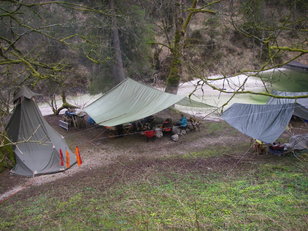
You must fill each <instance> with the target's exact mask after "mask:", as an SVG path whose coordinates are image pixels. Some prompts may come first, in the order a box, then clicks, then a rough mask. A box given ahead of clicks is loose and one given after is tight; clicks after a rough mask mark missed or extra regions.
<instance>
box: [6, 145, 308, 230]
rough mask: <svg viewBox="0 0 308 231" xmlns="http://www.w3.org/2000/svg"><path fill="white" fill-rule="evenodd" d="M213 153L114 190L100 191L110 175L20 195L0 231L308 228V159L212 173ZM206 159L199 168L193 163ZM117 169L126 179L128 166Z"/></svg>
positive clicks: (154, 168) (161, 167) (145, 170)
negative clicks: (192, 164) (25, 196)
mask: <svg viewBox="0 0 308 231" xmlns="http://www.w3.org/2000/svg"><path fill="white" fill-rule="evenodd" d="M211 150H212V151H214V150H215V149H211ZM212 151H210V150H208V151H204V152H199V153H197V152H196V153H193V154H189V155H184V156H181V157H178V159H177V162H176V160H175V161H174V162H172V160H170V159H169V160H154V161H153V163H152V164H151V163H150V162H149V163H147V164H146V165H145V166H144V167H142V168H141V169H140V168H139V171H140V172H139V173H137V174H136V175H137V176H135V177H134V178H132V179H130V180H128V181H125V180H122V181H121V182H118V183H117V184H113V185H110V187H103V188H102V187H99V185H104V184H105V183H104V182H105V178H106V176H105V175H104V174H101V175H99V176H98V174H100V172H97V173H96V178H93V180H92V181H91V178H87V179H86V180H84V181H86V182H87V184H84V182H83V179H82V178H81V179H78V181H72V182H71V184H70V185H69V186H68V185H67V184H64V185H61V182H59V183H58V184H59V185H58V187H51V188H49V189H48V190H42V191H41V193H39V194H35V195H31V196H30V197H27V198H26V199H22V200H17V201H16V200H15V199H14V198H13V199H12V200H10V201H6V202H4V203H3V204H2V205H1V208H0V213H1V217H0V230H25V229H27V230H305V229H306V227H307V219H306V218H307V201H308V196H307V195H308V191H307V189H308V179H307V177H306V176H305V173H304V171H303V168H306V167H307V166H306V163H305V162H303V163H298V164H299V165H300V167H299V165H295V164H294V163H295V161H296V160H295V159H294V158H283V159H278V160H277V159H275V160H271V159H269V160H268V161H266V162H265V163H264V161H255V162H254V163H253V164H252V165H250V166H248V167H246V168H241V169H239V168H236V169H235V170H234V171H232V172H231V174H228V172H229V170H230V168H231V167H233V166H234V165H233V164H230V165H229V167H228V166H227V165H225V166H224V167H223V169H221V167H218V168H217V169H219V170H215V168H213V169H212V170H205V169H206V168H207V162H206V161H208V163H210V161H211V158H209V156H215V154H213V153H211V152H212ZM220 151H222V152H224V151H228V150H225V149H224V148H222V149H220ZM216 154H217V153H216ZM212 159H213V158H212ZM214 159H217V156H215V158H214ZM179 160H181V161H179ZM197 160H198V161H199V162H198V161H197ZM201 160H203V161H205V162H203V165H202V166H200V168H199V169H197V168H195V167H194V166H190V165H189V164H187V162H189V163H192V162H193V163H201V162H200V161H201ZM159 161H161V162H159ZM166 162H168V163H167V164H164V163H166ZM215 163H218V162H215ZM126 164H127V165H129V164H130V163H126ZM131 164H135V163H131ZM238 165H240V163H238ZM187 166H190V167H192V168H188V167H187ZM239 167H240V166H239ZM119 168H120V167H119ZM128 169H131V171H133V168H132V166H128ZM113 171H114V174H115V175H121V169H116V170H115V169H114V170H113ZM125 171H126V170H122V175H123V177H124V178H125V174H123V173H124V172H125ZM149 171H150V174H149ZM89 181H91V182H89ZM39 189H40V188H37V189H36V190H39ZM25 193H26V192H25Z"/></svg>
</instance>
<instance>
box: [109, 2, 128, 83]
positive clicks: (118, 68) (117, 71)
mask: <svg viewBox="0 0 308 231" xmlns="http://www.w3.org/2000/svg"><path fill="white" fill-rule="evenodd" d="M109 6H110V9H111V10H112V11H113V13H115V10H114V0H110V1H109ZM111 30H112V47H113V49H114V63H113V67H112V73H113V76H114V80H115V81H116V82H117V83H119V82H121V81H123V80H124V79H125V73H124V67H123V60H122V52H121V46H120V38H119V30H118V26H117V18H116V16H115V15H114V16H112V18H111Z"/></svg>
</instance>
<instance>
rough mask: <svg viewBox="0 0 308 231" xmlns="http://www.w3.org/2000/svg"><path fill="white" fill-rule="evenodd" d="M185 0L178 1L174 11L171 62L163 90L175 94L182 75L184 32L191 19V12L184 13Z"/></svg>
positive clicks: (195, 1) (194, 3) (195, 4)
mask: <svg viewBox="0 0 308 231" xmlns="http://www.w3.org/2000/svg"><path fill="white" fill-rule="evenodd" d="M197 2H198V1H197V0H194V1H193V2H192V5H191V8H193V9H195V8H196V6H197ZM184 8H185V0H181V1H180V6H178V7H177V10H176V13H175V18H176V20H175V23H176V25H175V34H174V42H173V46H172V48H171V56H172V60H171V64H170V70H169V74H168V77H167V86H166V89H165V92H168V93H173V94H176V93H177V91H178V88H179V84H180V80H181V75H182V58H183V49H184V39H185V33H186V32H187V29H188V25H189V23H190V21H191V18H192V15H193V13H189V15H186V13H185V10H184Z"/></svg>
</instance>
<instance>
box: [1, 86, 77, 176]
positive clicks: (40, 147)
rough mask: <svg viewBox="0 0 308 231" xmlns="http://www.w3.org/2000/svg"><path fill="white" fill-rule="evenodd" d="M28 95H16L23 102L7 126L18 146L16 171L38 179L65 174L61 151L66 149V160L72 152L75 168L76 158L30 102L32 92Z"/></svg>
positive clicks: (19, 101)
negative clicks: (38, 176)
mask: <svg viewBox="0 0 308 231" xmlns="http://www.w3.org/2000/svg"><path fill="white" fill-rule="evenodd" d="M23 89H24V88H23ZM26 92H27V94H26V95H25V96H24V95H23V94H22V92H19V93H17V94H16V95H19V97H20V98H19V99H20V100H18V104H17V105H16V107H15V109H14V112H13V114H12V116H11V118H10V121H9V123H8V125H7V127H6V131H7V134H8V137H9V138H10V140H11V141H12V142H14V143H16V145H15V147H14V152H15V156H16V165H15V167H14V168H13V169H12V172H13V173H16V174H19V175H23V176H34V175H39V174H47V173H54V172H59V171H63V170H65V169H66V167H65V166H60V156H59V150H60V149H62V151H63V155H64V158H65V152H66V150H67V151H68V152H69V155H70V164H71V165H73V164H75V163H76V158H75V155H74V154H73V152H72V151H71V150H70V149H69V147H68V145H67V144H66V142H65V140H64V138H63V137H62V136H61V135H60V134H58V133H57V132H56V131H55V130H54V129H53V128H52V127H51V126H50V125H49V124H48V123H47V122H46V120H45V119H44V118H43V116H42V114H41V112H40V110H39V108H38V107H37V105H36V103H35V102H34V101H33V100H32V99H30V98H31V94H29V92H30V91H29V90H27V91H26ZM33 95H35V94H33ZM29 97H30V98H29Z"/></svg>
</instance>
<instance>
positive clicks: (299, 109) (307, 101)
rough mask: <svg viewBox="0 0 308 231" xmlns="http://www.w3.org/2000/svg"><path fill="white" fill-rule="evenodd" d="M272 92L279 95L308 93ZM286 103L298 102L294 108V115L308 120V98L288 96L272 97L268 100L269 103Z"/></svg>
mask: <svg viewBox="0 0 308 231" xmlns="http://www.w3.org/2000/svg"><path fill="white" fill-rule="evenodd" d="M272 94H273V95H279V96H304V95H308V92H283V91H273V92H272ZM286 103H296V106H295V109H294V115H296V116H298V117H300V118H302V119H305V120H308V98H298V99H286V98H274V97H271V98H270V99H269V100H268V102H267V104H286Z"/></svg>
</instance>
